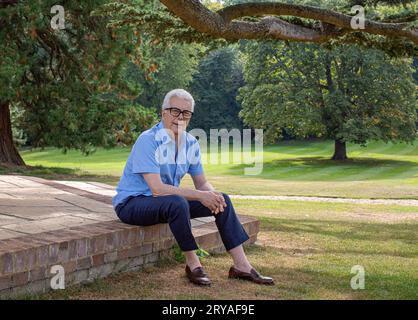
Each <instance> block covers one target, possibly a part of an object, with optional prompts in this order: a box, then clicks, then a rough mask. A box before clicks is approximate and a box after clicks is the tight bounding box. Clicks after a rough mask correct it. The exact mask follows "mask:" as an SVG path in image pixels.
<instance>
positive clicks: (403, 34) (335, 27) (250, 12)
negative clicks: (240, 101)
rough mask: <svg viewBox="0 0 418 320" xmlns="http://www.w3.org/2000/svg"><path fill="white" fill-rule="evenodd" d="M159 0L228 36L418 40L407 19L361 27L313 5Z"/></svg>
mask: <svg viewBox="0 0 418 320" xmlns="http://www.w3.org/2000/svg"><path fill="white" fill-rule="evenodd" d="M160 2H161V3H162V4H164V5H165V6H166V7H167V8H168V10H170V11H171V12H172V13H173V14H174V15H176V16H177V17H179V18H180V19H181V20H183V22H185V23H186V24H187V25H189V26H191V27H192V28H194V29H195V30H197V31H199V32H202V33H206V34H209V35H211V36H213V37H216V38H224V39H227V40H239V39H266V38H272V39H279V40H289V41H303V42H316V43H324V42H327V41H329V40H330V39H338V38H340V37H342V36H344V35H345V34H347V33H351V32H357V33H359V32H365V33H369V34H374V35H380V36H384V37H386V38H394V39H408V40H410V41H412V43H413V44H414V45H417V44H418V28H410V25H409V24H408V23H383V22H378V21H372V20H369V19H366V21H365V28H364V29H353V28H352V27H351V20H352V18H353V17H352V16H350V15H347V14H342V13H339V12H336V11H333V10H327V9H323V8H319V7H313V6H304V5H296V4H288V3H270V2H265V3H263V2H262V3H258V2H254V3H252V2H250V3H241V4H237V5H231V6H227V7H225V8H223V9H221V10H219V11H217V12H214V11H211V10H209V9H208V8H207V7H205V6H204V4H203V3H201V1H199V0H160ZM247 16H248V17H254V16H261V17H263V18H262V19H261V20H260V21H258V22H248V21H243V20H239V19H240V18H242V17H247ZM280 16H293V17H298V18H306V19H312V20H317V21H320V22H321V23H322V27H321V28H316V27H304V26H301V25H297V24H294V23H289V22H286V21H284V20H282V19H280V18H279V17H280Z"/></svg>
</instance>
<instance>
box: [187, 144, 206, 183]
mask: <svg viewBox="0 0 418 320" xmlns="http://www.w3.org/2000/svg"><path fill="white" fill-rule="evenodd" d="M189 161H190V165H189V169H188V171H187V173H188V174H190V175H191V176H198V175H200V174H203V166H202V159H201V154H200V146H199V143H198V142H197V141H195V143H194V144H193V145H192V150H191V157H190V159H189Z"/></svg>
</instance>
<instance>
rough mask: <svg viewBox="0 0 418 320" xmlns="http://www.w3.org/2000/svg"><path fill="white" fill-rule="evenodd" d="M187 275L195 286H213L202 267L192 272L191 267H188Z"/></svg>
mask: <svg viewBox="0 0 418 320" xmlns="http://www.w3.org/2000/svg"><path fill="white" fill-rule="evenodd" d="M186 275H187V278H189V280H190V282H192V283H194V284H198V285H200V286H210V284H211V281H210V279H209V277H208V274H207V273H206V272H205V271H204V270H203V268H202V267H197V268H195V269H193V271H192V270H190V268H189V266H188V265H186Z"/></svg>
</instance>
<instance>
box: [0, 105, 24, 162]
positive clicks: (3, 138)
mask: <svg viewBox="0 0 418 320" xmlns="http://www.w3.org/2000/svg"><path fill="white" fill-rule="evenodd" d="M1 162H5V163H9V164H14V165H18V166H24V165H25V162H24V161H23V159H22V157H21V156H20V154H19V152H18V151H17V149H16V147H15V145H14V143H13V135H12V123H11V121H10V108H9V102H8V101H0V163H1Z"/></svg>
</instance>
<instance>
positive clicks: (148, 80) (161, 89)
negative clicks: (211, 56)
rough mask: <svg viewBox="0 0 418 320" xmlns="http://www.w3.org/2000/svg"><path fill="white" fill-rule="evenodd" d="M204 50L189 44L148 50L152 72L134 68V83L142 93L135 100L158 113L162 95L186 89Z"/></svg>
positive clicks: (163, 45)
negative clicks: (135, 80) (151, 62)
mask: <svg viewBox="0 0 418 320" xmlns="http://www.w3.org/2000/svg"><path fill="white" fill-rule="evenodd" d="M204 51H205V49H204V48H203V47H202V46H200V45H191V44H160V45H156V46H153V47H151V48H150V50H149V52H148V55H149V60H150V61H153V64H152V65H153V66H154V69H155V70H154V72H153V73H152V74H146V73H144V71H143V70H141V69H138V72H139V73H138V77H137V81H138V83H139V85H140V87H141V88H142V92H141V93H140V95H139V96H138V97H137V99H136V100H135V101H137V102H139V103H140V104H142V105H145V106H147V107H152V108H153V109H155V110H157V111H160V109H161V104H162V102H163V99H164V95H165V94H166V93H167V92H168V91H170V90H172V89H176V88H188V87H189V84H190V82H191V81H192V77H193V74H194V73H195V72H196V68H197V64H198V59H199V58H200V57H201V56H202V55H203V53H204Z"/></svg>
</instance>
